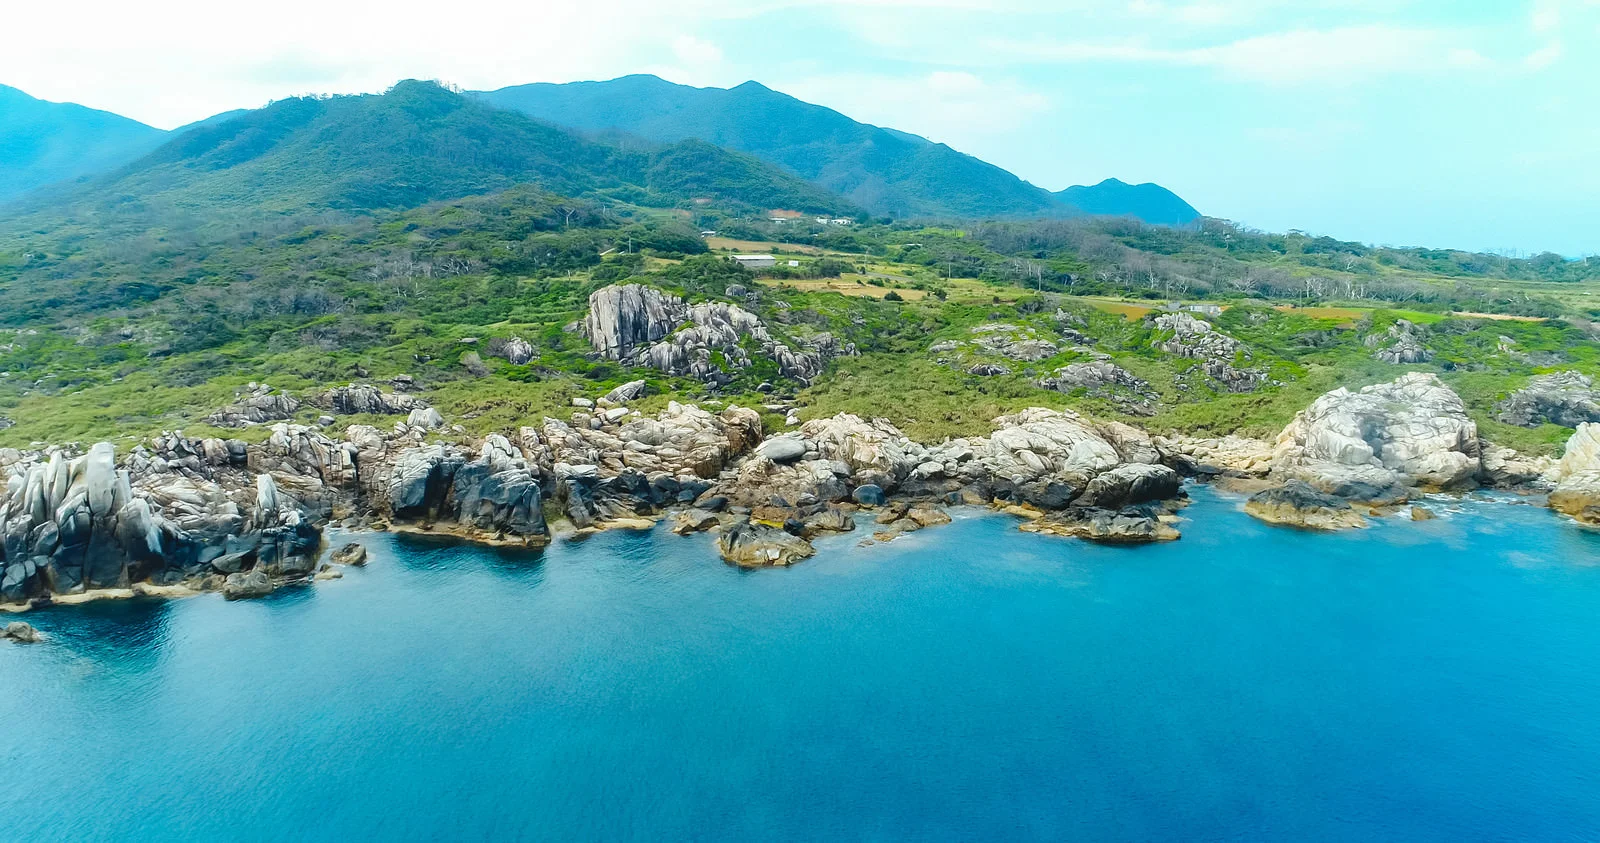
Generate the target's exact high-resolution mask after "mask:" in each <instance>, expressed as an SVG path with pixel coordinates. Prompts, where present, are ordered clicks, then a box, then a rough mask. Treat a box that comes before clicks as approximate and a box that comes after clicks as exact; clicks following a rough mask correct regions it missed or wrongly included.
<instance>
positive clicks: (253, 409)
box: [206, 382, 300, 428]
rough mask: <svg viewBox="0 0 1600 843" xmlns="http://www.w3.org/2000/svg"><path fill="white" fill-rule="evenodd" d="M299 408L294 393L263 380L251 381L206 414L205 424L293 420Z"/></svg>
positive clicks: (232, 425)
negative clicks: (234, 397)
mask: <svg viewBox="0 0 1600 843" xmlns="http://www.w3.org/2000/svg"><path fill="white" fill-rule="evenodd" d="M299 409H300V402H299V401H298V400H297V399H295V397H294V396H292V395H285V394H283V393H281V392H275V391H273V389H272V387H270V386H267V385H266V384H264V383H254V382H252V383H251V384H249V385H248V386H246V387H245V388H244V389H243V390H242V391H241V393H240V396H239V399H238V400H237V401H235V402H234V403H232V404H229V405H227V406H225V407H222V408H221V409H219V410H217V411H216V412H215V413H212V414H211V415H210V416H208V417H206V424H209V425H212V426H214V427H232V428H239V427H250V426H252V425H258V424H266V423H268V422H275V421H283V420H285V419H292V418H294V414H295V413H296V412H298V411H299Z"/></svg>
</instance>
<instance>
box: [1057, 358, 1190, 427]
mask: <svg viewBox="0 0 1600 843" xmlns="http://www.w3.org/2000/svg"><path fill="white" fill-rule="evenodd" d="M1039 387H1040V388H1041V389H1053V390H1055V391H1056V392H1063V393H1068V394H1071V393H1073V392H1076V391H1078V390H1080V389H1081V390H1083V391H1084V392H1085V393H1086V394H1088V395H1090V396H1092V397H1095V398H1104V399H1106V400H1108V401H1111V402H1112V403H1114V404H1116V405H1117V406H1118V407H1119V408H1121V409H1122V410H1123V411H1124V412H1127V413H1131V414H1133V415H1140V416H1148V415H1154V414H1155V411H1156V408H1155V405H1156V401H1157V400H1158V399H1159V398H1160V396H1159V395H1158V394H1157V393H1156V391H1155V390H1154V389H1152V388H1151V386H1150V384H1149V383H1148V382H1146V381H1144V380H1141V379H1139V378H1137V377H1135V376H1134V375H1133V373H1131V372H1129V371H1128V370H1127V369H1124V368H1122V367H1121V366H1118V365H1116V364H1114V363H1111V362H1109V361H1106V360H1090V361H1084V362H1079V363H1071V364H1068V365H1066V366H1063V367H1062V368H1060V369H1057V370H1055V373H1054V374H1052V375H1051V376H1050V377H1047V378H1044V379H1043V380H1041V381H1039Z"/></svg>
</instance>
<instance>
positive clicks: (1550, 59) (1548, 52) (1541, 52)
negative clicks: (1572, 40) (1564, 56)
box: [1522, 41, 1561, 70]
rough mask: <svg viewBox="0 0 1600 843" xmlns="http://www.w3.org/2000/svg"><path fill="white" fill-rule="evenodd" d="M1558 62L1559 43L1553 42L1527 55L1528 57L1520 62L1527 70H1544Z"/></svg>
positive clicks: (1559, 54) (1559, 55) (1559, 57)
mask: <svg viewBox="0 0 1600 843" xmlns="http://www.w3.org/2000/svg"><path fill="white" fill-rule="evenodd" d="M1560 60H1561V42H1560V41H1555V42H1552V43H1549V44H1546V45H1544V46H1543V47H1540V48H1539V49H1537V50H1534V51H1533V52H1531V53H1529V54H1528V57H1527V58H1525V59H1523V60H1522V64H1523V66H1525V67H1527V68H1528V69H1529V70H1544V69H1545V68H1547V67H1549V66H1550V65H1552V64H1555V63H1556V62H1558V61H1560Z"/></svg>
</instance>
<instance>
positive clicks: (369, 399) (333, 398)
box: [312, 383, 428, 416]
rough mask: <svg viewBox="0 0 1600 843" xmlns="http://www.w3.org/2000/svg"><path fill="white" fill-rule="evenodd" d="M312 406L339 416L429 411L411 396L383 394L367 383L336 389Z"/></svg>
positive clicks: (426, 403) (317, 399)
mask: <svg viewBox="0 0 1600 843" xmlns="http://www.w3.org/2000/svg"><path fill="white" fill-rule="evenodd" d="M312 403H314V404H315V405H316V406H318V407H322V408H324V409H328V410H332V411H333V412H335V413H337V414H339V415H342V416H361V415H370V416H404V415H408V414H409V413H410V412H411V411H412V410H425V409H427V408H428V402H426V401H424V400H422V399H421V398H418V397H416V396H414V395H407V394H405V393H396V392H383V391H382V390H380V389H378V388H377V387H375V386H373V385H371V384H366V383H359V384H358V383H353V384H350V385H349V386H340V387H335V388H333V389H330V390H328V391H327V392H325V393H323V394H321V395H319V396H317V398H316V399H315V400H314V401H313V402H312Z"/></svg>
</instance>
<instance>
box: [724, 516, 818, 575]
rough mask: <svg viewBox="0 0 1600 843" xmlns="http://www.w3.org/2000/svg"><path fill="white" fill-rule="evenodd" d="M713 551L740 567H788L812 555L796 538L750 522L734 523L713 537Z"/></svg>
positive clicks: (811, 551) (809, 549)
mask: <svg viewBox="0 0 1600 843" xmlns="http://www.w3.org/2000/svg"><path fill="white" fill-rule="evenodd" d="M717 552H718V553H720V554H721V555H722V558H723V559H724V560H726V561H728V562H730V563H732V564H734V565H738V566H740V567H742V568H764V567H775V566H783V567H786V566H789V565H793V564H794V563H796V562H799V561H800V560H802V559H809V558H810V557H811V556H813V555H814V554H816V552H817V551H816V549H815V548H813V547H812V546H811V543H810V542H807V541H806V540H805V539H802V538H800V537H799V536H795V535H792V534H790V533H787V532H784V531H783V530H780V529H778V528H776V527H769V526H767V525H765V524H759V523H756V522H752V521H744V522H740V523H736V524H734V525H733V526H731V527H729V528H728V529H726V530H723V531H722V533H721V534H720V535H718V536H717Z"/></svg>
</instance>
